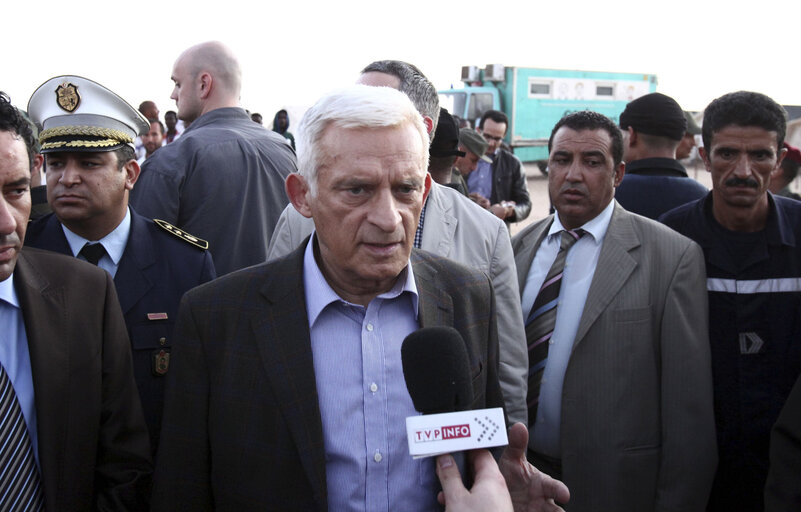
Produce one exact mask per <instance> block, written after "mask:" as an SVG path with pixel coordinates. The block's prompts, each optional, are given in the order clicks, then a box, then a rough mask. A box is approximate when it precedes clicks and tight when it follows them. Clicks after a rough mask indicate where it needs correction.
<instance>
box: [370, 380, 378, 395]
mask: <svg viewBox="0 0 801 512" xmlns="http://www.w3.org/2000/svg"><path fill="white" fill-rule="evenodd" d="M370 391H372V392H373V393H375V392H376V391H378V384H376V383H375V382H373V383H372V384H370Z"/></svg>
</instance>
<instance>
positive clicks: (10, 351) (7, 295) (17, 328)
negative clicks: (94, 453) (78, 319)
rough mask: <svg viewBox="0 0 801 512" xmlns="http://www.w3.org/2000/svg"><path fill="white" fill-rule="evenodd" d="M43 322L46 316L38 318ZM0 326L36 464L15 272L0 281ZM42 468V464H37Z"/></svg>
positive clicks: (0, 348) (1, 351)
mask: <svg viewBox="0 0 801 512" xmlns="http://www.w3.org/2000/svg"><path fill="white" fill-rule="evenodd" d="M38 321H40V322H46V321H47V319H46V318H40V319H38ZM0 326H2V329H3V333H4V335H3V340H2V343H0V363H2V364H3V368H5V369H6V374H8V378H9V380H11V384H12V385H13V386H14V392H15V393H16V394H17V401H18V402H19V406H20V408H21V409H22V415H23V417H24V418H25V424H26V426H27V427H28V435H29V436H30V438H31V445H32V446H33V454H34V456H35V457H36V464H37V465H39V442H38V437H39V436H38V435H37V432H38V431H37V427H36V403H35V402H34V392H33V372H32V371H31V356H30V353H29V352H28V336H27V335H26V334H25V322H24V321H23V318H22V310H21V309H20V307H19V300H18V299H17V291H16V290H15V289H14V274H11V277H9V278H8V279H6V280H5V281H2V282H0ZM39 467H40V468H41V465H39Z"/></svg>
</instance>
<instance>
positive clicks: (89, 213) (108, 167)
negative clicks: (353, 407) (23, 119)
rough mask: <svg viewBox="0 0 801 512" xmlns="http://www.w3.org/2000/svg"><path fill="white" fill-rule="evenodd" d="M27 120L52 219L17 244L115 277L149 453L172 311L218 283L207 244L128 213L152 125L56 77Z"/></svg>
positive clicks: (113, 100)
mask: <svg viewBox="0 0 801 512" xmlns="http://www.w3.org/2000/svg"><path fill="white" fill-rule="evenodd" d="M28 112H29V114H30V116H31V118H32V119H33V120H34V122H36V123H38V124H40V125H41V126H42V127H43V130H42V131H41V133H40V134H39V140H40V142H41V144H42V153H43V154H44V155H45V158H46V163H47V166H46V169H47V172H46V183H47V200H48V202H49V203H50V205H51V207H52V209H53V214H51V215H48V216H46V217H44V218H42V219H39V220H37V221H36V222H34V223H32V224H31V225H30V226H29V228H28V232H27V235H26V237H25V245H28V246H32V247H38V248H41V249H48V250H51V251H56V252H61V253H64V254H71V255H73V256H75V257H77V258H78V259H82V260H86V261H89V262H91V263H93V264H95V265H97V266H99V267H101V268H103V269H105V270H107V271H108V272H109V273H110V274H111V276H112V277H113V278H114V284H115V286H116V288H117V294H118V295H119V299H120V305H121V307H122V311H123V313H124V315H125V323H126V325H127V327H128V335H129V337H130V339H131V345H132V348H133V362H134V373H135V377H136V383H137V386H138V388H139V395H140V397H141V399H142V408H143V410H144V413H145V419H146V420H147V423H148V428H149V430H150V437H151V448H152V450H153V453H155V452H156V448H157V445H158V435H159V429H160V424H161V410H162V405H163V397H164V376H165V374H166V373H167V372H168V370H169V362H170V339H171V335H172V328H173V322H174V320H175V317H176V316H177V313H178V303H179V301H180V299H181V296H182V295H183V294H184V292H186V291H187V290H189V289H190V288H194V287H195V286H197V285H199V284H201V283H204V282H206V281H210V280H212V279H214V278H215V277H216V273H215V270H214V265H213V263H212V260H211V254H210V253H209V252H208V251H206V249H207V248H208V244H207V243H206V242H205V241H204V240H200V239H198V238H195V237H193V236H191V235H189V234H187V233H185V232H183V231H181V230H180V229H178V228H176V227H174V226H172V225H170V224H167V223H166V222H163V221H159V220H155V221H153V220H149V219H146V218H144V217H142V216H141V215H138V214H137V213H136V212H135V211H133V209H131V208H130V207H129V206H128V195H129V192H130V191H131V189H133V187H134V184H135V183H136V180H137V178H138V177H139V165H138V164H137V163H136V157H135V153H134V147H133V142H134V139H135V138H136V136H137V135H141V134H143V133H145V132H147V130H148V129H149V127H150V125H149V123H148V122H147V120H146V119H145V118H144V117H143V116H142V115H141V114H140V113H139V112H137V110H136V109H134V108H133V107H131V106H130V105H129V104H128V103H126V102H125V100H123V99H122V98H120V97H119V96H117V95H116V94H114V93H113V92H111V91H110V90H108V89H106V88H105V87H103V86H102V85H100V84H98V83H96V82H93V81H91V80H87V79H86V78H81V77H78V76H59V77H55V78H52V79H50V80H48V81H47V82H45V83H44V84H43V85H41V86H40V87H39V88H38V89H37V90H36V91H35V92H34V93H33V96H31V99H30V101H29V103H28ZM87 357H91V355H89V354H87Z"/></svg>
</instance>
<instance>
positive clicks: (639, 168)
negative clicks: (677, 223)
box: [615, 158, 708, 220]
mask: <svg viewBox="0 0 801 512" xmlns="http://www.w3.org/2000/svg"><path fill="white" fill-rule="evenodd" d="M707 192H708V190H707V188H706V187H705V186H703V185H701V184H700V183H698V182H697V181H695V180H694V179H692V178H690V177H688V176H687V171H686V170H685V169H684V166H683V165H681V164H680V163H679V161H678V160H675V159H673V158H643V159H640V160H634V161H633V162H629V163H627V164H626V175H625V176H623V181H622V182H621V183H620V185H618V187H617V189H616V190H615V199H617V202H618V203H620V206H622V207H623V208H625V209H626V210H628V211H630V212H632V213H638V214H640V215H642V216H644V217H648V218H649V219H654V220H656V219H658V218H659V216H660V215H662V214H663V213H665V212H667V211H669V210H672V209H673V208H676V207H677V206H681V205H683V204H686V203H689V202H690V201H695V200H696V199H701V198H702V197H704V196H705V195H706V193H707Z"/></svg>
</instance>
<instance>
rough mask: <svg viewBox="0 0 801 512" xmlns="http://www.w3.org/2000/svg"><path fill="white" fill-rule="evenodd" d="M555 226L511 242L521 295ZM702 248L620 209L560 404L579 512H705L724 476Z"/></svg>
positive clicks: (573, 504)
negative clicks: (717, 478)
mask: <svg viewBox="0 0 801 512" xmlns="http://www.w3.org/2000/svg"><path fill="white" fill-rule="evenodd" d="M552 221H553V216H549V217H548V218H546V219H544V220H542V221H540V222H538V223H536V224H533V225H532V226H529V227H528V228H526V229H525V230H523V231H522V232H521V233H519V234H518V235H517V236H515V238H514V240H513V241H512V247H513V248H514V251H515V261H516V263H517V270H518V279H519V282H520V286H521V289H522V287H523V286H524V284H525V281H526V277H527V275H528V272H529V268H530V267H531V262H532V260H533V259H534V255H535V254H536V252H537V250H538V248H539V246H540V244H541V243H542V240H543V239H544V237H545V235H546V234H547V232H548V228H549V227H550V225H551V223H552ZM705 277H706V276H705V270H704V259H703V254H702V252H701V249H700V247H699V246H698V245H697V244H695V243H694V242H692V241H690V240H689V239H688V238H685V237H683V236H681V235H679V234H678V233H675V232H674V231H672V230H670V229H669V228H666V227H665V226H663V225H660V224H658V223H656V222H654V221H651V220H649V219H646V218H644V217H641V216H639V215H635V214H632V213H629V212H627V211H626V210H624V209H623V208H622V207H621V206H620V205H617V204H616V205H615V210H614V213H613V215H612V220H611V222H610V224H609V229H608V230H607V233H606V237H605V238H604V241H603V246H602V248H601V253H600V256H599V258H598V266H597V268H596V272H595V275H594V276H593V279H592V284H591V285H590V290H589V294H588V296H587V302H586V305H585V307H584V312H583V313H582V315H581V319H580V321H579V327H578V332H577V334H576V338H575V341H574V345H573V350H572V353H571V356H570V361H569V363H568V366H567V370H566V372H565V377H564V388H563V392H562V423H561V438H562V466H563V479H564V482H565V483H566V484H567V486H568V487H569V488H570V494H571V499H570V506H569V510H570V511H571V512H574V511H592V512H602V511H620V510H637V511H668V510H670V511H702V510H704V509H705V507H706V502H707V499H708V497H709V491H710V488H711V485H712V479H713V476H714V473H715V468H716V465H717V447H716V441H715V423H714V418H713V409H712V370H711V362H710V349H709V340H708V329H707V323H708V311H707V309H708V307H707V292H706V278H705Z"/></svg>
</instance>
